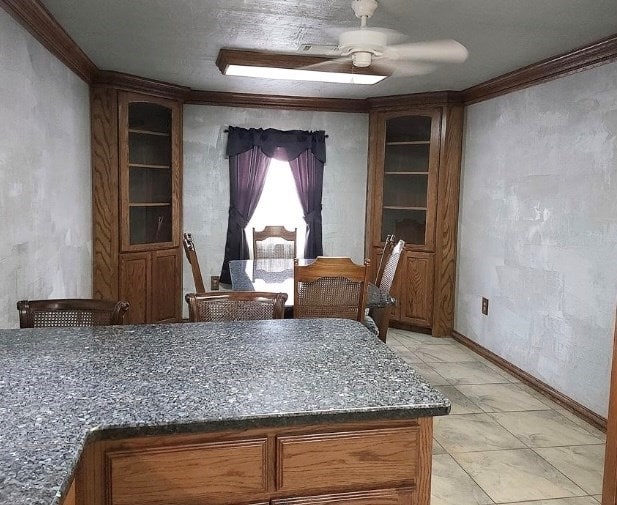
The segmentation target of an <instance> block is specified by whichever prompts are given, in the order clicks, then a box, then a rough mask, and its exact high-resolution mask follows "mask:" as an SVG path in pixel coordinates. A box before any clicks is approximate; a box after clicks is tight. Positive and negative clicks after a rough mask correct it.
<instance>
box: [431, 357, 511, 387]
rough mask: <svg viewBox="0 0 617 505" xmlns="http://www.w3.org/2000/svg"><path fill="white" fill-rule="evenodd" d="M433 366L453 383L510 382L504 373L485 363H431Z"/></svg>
mask: <svg viewBox="0 0 617 505" xmlns="http://www.w3.org/2000/svg"><path fill="white" fill-rule="evenodd" d="M431 367H433V369H434V370H435V371H436V372H437V373H438V374H439V375H441V376H442V377H445V378H446V379H447V380H448V382H450V383H451V384H497V383H508V382H509V381H508V379H506V378H505V377H504V376H503V375H501V374H499V373H498V372H496V371H494V370H491V369H490V368H489V367H487V366H486V365H485V364H484V363H480V362H477V361H470V362H466V363H431Z"/></svg>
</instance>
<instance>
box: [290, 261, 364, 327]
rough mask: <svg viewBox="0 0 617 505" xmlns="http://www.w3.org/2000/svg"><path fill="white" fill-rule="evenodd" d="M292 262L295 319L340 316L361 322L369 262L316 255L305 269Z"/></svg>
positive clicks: (296, 262)
mask: <svg viewBox="0 0 617 505" xmlns="http://www.w3.org/2000/svg"><path fill="white" fill-rule="evenodd" d="M298 263H299V262H298V260H297V259H295V260H294V318H307V317H341V318H345V319H355V320H357V321H362V320H363V318H364V307H365V304H366V289H367V284H368V274H369V269H368V266H369V263H370V262H369V260H364V264H363V265H357V264H356V263H354V262H353V261H352V260H351V258H341V257H325V256H319V257H318V258H317V259H316V260H315V261H314V262H313V263H311V264H309V265H305V266H301V265H299V264H298Z"/></svg>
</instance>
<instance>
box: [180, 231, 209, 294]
mask: <svg viewBox="0 0 617 505" xmlns="http://www.w3.org/2000/svg"><path fill="white" fill-rule="evenodd" d="M182 245H183V246H184V253H185V254H186V259H187V260H189V264H190V265H191V271H192V272H193V281H194V282H195V290H196V291H197V292H198V293H203V292H205V291H206V288H205V287H204V281H203V279H202V277H201V269H200V268H199V261H197V252H196V251H195V244H194V243H193V236H192V235H191V234H190V233H185V234H184V235H183V238H182Z"/></svg>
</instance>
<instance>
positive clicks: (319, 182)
mask: <svg viewBox="0 0 617 505" xmlns="http://www.w3.org/2000/svg"><path fill="white" fill-rule="evenodd" d="M289 166H290V167H291V173H292V174H293V177H294V181H295V182H296V189H297V190H298V196H299V197H300V203H301V204H302V210H303V211H304V221H306V243H305V246H304V257H305V258H316V257H317V256H322V255H323V245H322V230H321V196H322V189H323V167H324V162H323V161H321V160H319V159H318V158H317V157H316V156H315V155H314V154H313V153H312V152H311V151H309V150H306V151H304V152H302V153H300V155H299V156H298V157H297V158H296V159H293V160H289Z"/></svg>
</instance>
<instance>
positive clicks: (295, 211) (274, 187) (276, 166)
mask: <svg viewBox="0 0 617 505" xmlns="http://www.w3.org/2000/svg"><path fill="white" fill-rule="evenodd" d="M265 226H284V227H285V228H287V229H288V230H293V229H294V228H297V235H296V249H297V251H298V257H300V258H301V257H302V256H303V252H302V251H304V243H305V237H306V223H305V222H304V212H303V210H302V205H300V199H299V198H298V190H297V189H296V183H295V181H294V178H293V175H292V174H291V168H290V167H289V163H287V162H286V161H278V160H275V159H273V160H272V161H271V162H270V168H269V169H268V175H266V182H265V183H264V189H263V192H262V193H261V198H260V199H259V203H258V204H257V208H256V209H255V213H254V214H253V217H252V218H251V220H250V221H249V224H248V225H247V226H246V228H245V230H246V236H247V239H248V243H249V249H250V252H251V257H253V228H255V229H257V230H262V229H263V228H264V227H265Z"/></svg>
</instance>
